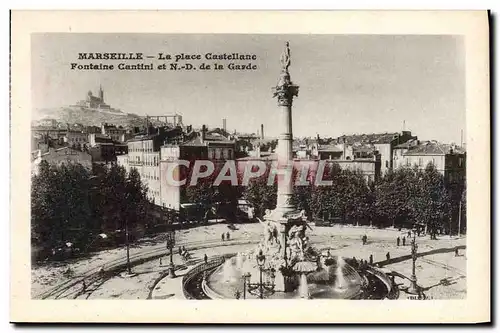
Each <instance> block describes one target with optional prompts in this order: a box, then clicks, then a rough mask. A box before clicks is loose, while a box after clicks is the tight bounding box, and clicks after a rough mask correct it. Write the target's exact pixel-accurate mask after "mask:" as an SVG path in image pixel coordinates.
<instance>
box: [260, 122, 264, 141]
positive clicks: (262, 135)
mask: <svg viewBox="0 0 500 333" xmlns="http://www.w3.org/2000/svg"><path fill="white" fill-rule="evenodd" d="M260 137H261V139H262V140H264V124H260Z"/></svg>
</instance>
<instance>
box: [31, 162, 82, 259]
mask: <svg viewBox="0 0 500 333" xmlns="http://www.w3.org/2000/svg"><path fill="white" fill-rule="evenodd" d="M89 176H90V173H89V172H88V171H87V170H86V169H85V168H84V167H83V166H82V165H80V164H75V163H63V164H61V165H59V166H57V165H49V164H48V163H47V162H46V161H42V162H41V164H40V168H39V173H38V175H35V176H33V177H32V189H31V219H32V220H31V223H32V225H31V230H32V240H33V242H35V243H36V244H37V245H39V246H40V247H42V248H43V249H44V250H46V251H48V250H51V249H54V248H58V247H61V246H64V244H66V243H68V242H69V243H74V244H75V246H77V245H78V243H81V242H84V240H85V239H86V238H87V237H88V234H89V232H90V231H89V230H90V228H89V223H91V207H90V204H89Z"/></svg>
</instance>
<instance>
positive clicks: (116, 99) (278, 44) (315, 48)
mask: <svg viewBox="0 0 500 333" xmlns="http://www.w3.org/2000/svg"><path fill="white" fill-rule="evenodd" d="M286 41H289V43H290V50H291V66H290V68H289V71H290V75H291V78H292V81H293V82H294V83H295V84H297V85H298V86H299V87H300V88H299V95H298V97H296V98H295V99H294V102H293V111H292V113H293V134H294V136H296V137H304V136H316V135H317V134H319V135H320V136H322V137H337V136H341V135H344V134H361V133H381V132H382V133H383V132H397V131H401V130H403V122H404V124H405V125H404V126H405V129H406V130H410V131H412V133H413V134H414V135H417V136H418V137H419V139H422V140H431V139H432V140H438V141H441V142H444V143H451V142H454V143H457V144H458V143H460V135H461V133H460V132H461V130H464V132H465V54H464V41H463V38H462V37H460V36H439V35H425V36H423V35H404V36H403V35H399V36H398V35H308V34H302V35H237V34H233V35H227V34H224V35H215V34H193V35H191V34H175V35H172V34H71V33H67V34H61V33H51V34H33V35H32V50H31V54H32V105H33V108H34V109H39V108H47V107H61V106H66V105H71V104H75V103H76V102H77V101H78V100H81V99H84V98H85V97H86V94H87V92H88V91H89V90H92V91H93V92H94V95H97V90H98V88H99V85H100V84H101V85H102V87H103V89H104V92H105V100H106V103H108V104H110V105H111V106H112V107H114V108H118V109H121V110H122V111H124V112H128V113H135V114H138V115H148V114H149V115H163V114H173V113H178V114H181V115H182V116H183V123H184V124H186V125H188V124H192V125H194V126H195V127H200V126H201V125H202V124H206V125H207V126H208V127H209V128H212V127H222V119H223V118H226V119H227V128H228V130H229V131H231V132H232V131H233V130H234V129H236V130H237V131H240V132H248V133H252V132H254V133H256V132H257V131H258V130H259V129H260V124H263V125H264V132H265V135H266V136H277V135H278V134H279V133H278V132H277V128H278V127H277V126H274V124H275V123H276V122H277V121H278V120H279V113H278V112H279V111H278V106H277V101H276V99H273V98H272V91H271V88H272V87H273V86H275V85H276V83H277V81H278V77H279V73H280V68H281V67H280V55H281V53H282V52H283V49H284V43H285V42H286ZM80 52H142V53H144V54H145V55H146V54H151V55H156V54H157V53H159V52H163V53H169V54H178V53H186V54H189V53H198V54H201V55H202V57H203V56H204V54H205V53H209V52H211V53H214V54H215V53H216V54H220V53H233V52H238V53H242V54H255V55H256V56H257V60H255V61H252V63H255V64H256V65H257V70H255V71H230V70H227V69H226V70H222V71H214V70H208V71H200V70H197V71H191V72H189V71H158V70H155V71H118V70H114V71H77V70H71V69H70V64H71V63H73V62H78V63H81V64H87V63H90V62H92V63H96V62H99V61H96V60H94V61H89V60H80V61H79V60H78V53H80ZM101 62H103V63H105V64H112V63H113V64H115V66H116V65H118V63H119V62H117V61H109V60H102V61H101ZM150 62H153V63H154V64H155V67H156V65H159V64H161V63H163V61H160V60H154V59H148V60H147V61H145V63H150ZM201 62H205V63H207V64H211V63H212V62H213V61H207V60H202V61H193V62H192V63H193V64H195V65H198V64H200V63H201ZM218 62H219V63H223V64H225V65H227V64H229V61H218ZM248 62H249V61H241V62H240V63H242V64H246V63H248ZM129 63H133V62H131V61H129ZM464 137H465V135H464Z"/></svg>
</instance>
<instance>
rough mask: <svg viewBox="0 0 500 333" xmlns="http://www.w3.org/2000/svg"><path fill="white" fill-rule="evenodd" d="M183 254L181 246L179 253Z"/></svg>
mask: <svg viewBox="0 0 500 333" xmlns="http://www.w3.org/2000/svg"><path fill="white" fill-rule="evenodd" d="M180 254H182V247H180V246H179V255H180Z"/></svg>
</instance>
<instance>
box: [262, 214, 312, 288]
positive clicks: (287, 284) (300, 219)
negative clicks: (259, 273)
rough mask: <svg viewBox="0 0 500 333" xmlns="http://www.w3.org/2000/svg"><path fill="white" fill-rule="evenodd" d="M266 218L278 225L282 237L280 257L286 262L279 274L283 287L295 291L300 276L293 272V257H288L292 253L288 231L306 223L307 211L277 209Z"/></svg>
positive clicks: (265, 217)
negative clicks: (291, 262)
mask: <svg viewBox="0 0 500 333" xmlns="http://www.w3.org/2000/svg"><path fill="white" fill-rule="evenodd" d="M264 220H265V221H266V222H271V223H273V224H275V225H277V229H278V231H279V238H280V239H279V241H280V244H281V249H280V258H281V259H283V263H284V265H283V266H282V267H281V274H280V275H281V276H278V279H280V278H281V277H282V281H283V283H282V288H283V289H284V291H285V292H293V291H294V290H296V289H297V287H298V278H297V277H298V276H297V274H296V273H295V272H293V270H292V267H291V266H290V261H291V260H290V259H291V258H289V257H288V256H289V253H290V251H289V250H288V249H289V247H290V244H288V232H289V230H290V228H291V227H293V226H296V225H304V223H305V212H304V211H298V210H280V209H275V210H273V211H271V212H269V213H268V214H266V216H264ZM280 285H281V282H280ZM280 287H281V286H280Z"/></svg>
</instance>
